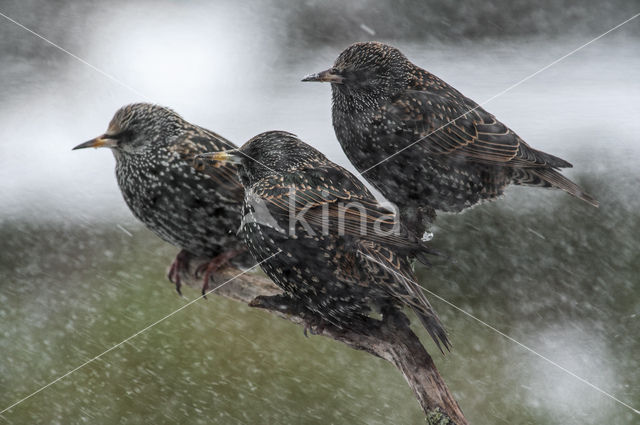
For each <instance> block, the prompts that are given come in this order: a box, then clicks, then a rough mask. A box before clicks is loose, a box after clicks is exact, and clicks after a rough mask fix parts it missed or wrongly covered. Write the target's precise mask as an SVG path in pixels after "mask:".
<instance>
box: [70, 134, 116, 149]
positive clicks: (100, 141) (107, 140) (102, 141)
mask: <svg viewBox="0 0 640 425" xmlns="http://www.w3.org/2000/svg"><path fill="white" fill-rule="evenodd" d="M117 144H118V140H116V139H114V138H113V137H111V136H109V135H108V134H103V135H102V136H99V137H96V138H95V139H91V140H89V141H88V142H84V143H80V144H79V145H78V146H76V147H75V148H73V149H72V150H74V151H75V150H76V149H85V148H113V147H116V146H117Z"/></svg>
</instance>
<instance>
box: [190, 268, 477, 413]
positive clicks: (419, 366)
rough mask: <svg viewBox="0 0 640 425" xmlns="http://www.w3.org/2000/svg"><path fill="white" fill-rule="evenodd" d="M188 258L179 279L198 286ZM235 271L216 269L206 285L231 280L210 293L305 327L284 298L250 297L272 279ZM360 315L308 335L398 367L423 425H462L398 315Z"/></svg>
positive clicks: (272, 291)
mask: <svg viewBox="0 0 640 425" xmlns="http://www.w3.org/2000/svg"><path fill="white" fill-rule="evenodd" d="M191 263H192V264H191V270H190V271H189V272H188V273H184V274H183V275H182V281H183V282H184V283H186V284H187V285H189V286H193V287H196V288H201V286H202V281H201V280H200V279H197V278H195V276H194V275H193V273H192V272H193V270H195V269H196V268H197V266H198V265H199V264H198V262H197V261H192V262H191ZM200 264H202V262H200ZM239 273H240V271H239V270H238V269H235V268H233V267H227V268H225V269H222V270H220V271H219V272H218V273H216V283H215V284H214V285H211V286H210V288H211V289H213V288H215V287H216V286H217V285H221V284H222V283H224V282H226V281H228V280H230V279H233V280H231V281H229V282H228V283H226V284H224V285H222V286H220V288H218V289H216V290H215V291H214V292H213V294H217V295H219V296H223V297H226V298H230V299H232V300H236V301H239V302H243V303H247V304H249V305H250V306H252V307H259V308H262V309H265V310H267V311H269V312H270V313H272V314H275V315H277V316H279V317H281V318H284V319H287V320H289V321H291V322H293V323H296V324H298V325H301V326H304V327H305V330H306V329H307V327H308V323H307V321H306V320H305V318H304V315H303V314H301V313H299V312H298V311H296V309H295V307H294V306H292V305H286V304H285V303H278V304H277V305H276V304H273V303H265V302H261V298H258V299H256V297H260V296H273V295H278V294H281V293H282V291H281V290H280V289H279V288H278V287H277V286H275V284H273V282H271V281H270V280H269V279H268V278H266V277H264V276H261V275H258V274H252V273H245V274H243V275H241V276H238V274H239ZM236 276H238V277H236ZM364 320H365V322H364V323H363V326H362V327H358V329H357V330H344V329H340V328H338V327H335V326H333V325H330V324H326V325H323V326H321V327H317V328H315V331H316V332H314V334H316V335H322V336H325V337H328V338H332V339H334V340H336V341H340V342H342V343H344V344H346V345H348V346H349V347H351V348H354V349H356V350H362V351H366V352H367V353H370V354H372V355H374V356H376V357H380V358H382V359H385V360H387V361H389V362H390V363H392V364H393V365H394V366H395V367H396V368H398V369H399V370H400V372H402V375H403V376H404V378H405V380H406V381H407V383H408V384H409V387H411V389H412V390H413V392H414V394H415V396H416V398H417V399H418V402H419V403H420V406H421V407H422V410H423V411H424V413H425V415H426V417H427V423H428V424H433V425H436V424H437V425H468V422H467V420H466V419H465V417H464V414H463V413H462V410H461V409H460V406H459V405H458V403H457V402H456V400H455V399H454V397H453V395H452V394H451V392H450V391H449V389H448V388H447V385H446V384H445V382H444V380H443V379H442V376H441V375H440V373H439V372H438V370H437V369H436V366H435V364H434V363H433V359H432V358H431V356H430V355H429V353H427V351H426V350H425V348H424V347H423V345H422V344H421V343H420V340H419V338H418V337H417V336H416V334H415V333H414V332H413V331H412V330H411V329H410V328H409V326H408V325H406V324H405V322H403V321H401V320H382V321H381V320H376V319H372V318H365V319H364Z"/></svg>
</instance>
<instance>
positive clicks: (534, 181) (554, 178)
mask: <svg viewBox="0 0 640 425" xmlns="http://www.w3.org/2000/svg"><path fill="white" fill-rule="evenodd" d="M517 173H518V174H517V175H516V176H514V179H513V182H514V183H515V184H520V185H525V186H541V187H555V188H558V189H562V190H564V191H565V192H567V193H568V194H569V195H572V196H575V197H576V198H579V199H582V200H583V201H585V202H587V203H589V204H591V205H593V206H594V207H596V208H597V207H598V206H599V205H600V204H599V203H598V201H597V200H596V199H595V198H594V197H593V196H591V195H589V194H588V193H586V192H584V191H583V190H582V188H581V187H580V186H578V185H577V184H575V183H574V182H572V181H571V180H569V179H568V178H566V177H565V176H563V175H562V174H561V173H560V172H558V171H556V170H554V169H553V168H520V169H518V170H517Z"/></svg>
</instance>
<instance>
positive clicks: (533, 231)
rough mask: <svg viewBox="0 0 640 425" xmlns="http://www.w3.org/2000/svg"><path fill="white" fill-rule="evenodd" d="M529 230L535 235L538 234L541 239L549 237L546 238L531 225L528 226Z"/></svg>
mask: <svg viewBox="0 0 640 425" xmlns="http://www.w3.org/2000/svg"><path fill="white" fill-rule="evenodd" d="M527 230H528V231H530V232H531V233H533V234H534V235H536V236H537V237H539V238H540V239H543V240H547V238H545V237H544V236H543V235H542V234H540V233H538V232H536V231H535V230H533V229H532V228H531V227H527Z"/></svg>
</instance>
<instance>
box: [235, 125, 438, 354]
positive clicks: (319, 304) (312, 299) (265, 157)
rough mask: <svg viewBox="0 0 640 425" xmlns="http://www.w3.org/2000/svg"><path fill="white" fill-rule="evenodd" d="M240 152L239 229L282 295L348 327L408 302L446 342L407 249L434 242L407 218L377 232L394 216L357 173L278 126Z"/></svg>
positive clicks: (419, 250) (418, 250)
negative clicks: (422, 237)
mask: <svg viewBox="0 0 640 425" xmlns="http://www.w3.org/2000/svg"><path fill="white" fill-rule="evenodd" d="M236 157H237V158H239V159H240V160H241V164H240V166H239V169H238V171H239V175H240V179H241V181H242V183H243V185H244V186H245V201H244V204H243V209H244V211H243V220H242V227H241V233H242V235H243V237H244V239H245V241H246V244H247V246H248V248H249V251H250V252H251V253H252V254H253V256H254V258H255V259H256V260H257V261H258V262H262V261H264V262H263V263H261V266H262V269H263V270H264V271H265V273H266V274H267V275H268V276H269V277H270V278H271V279H272V280H273V281H274V282H275V283H276V284H277V285H278V286H279V287H280V288H282V289H283V290H284V291H285V294H287V295H288V296H290V297H292V298H293V299H294V300H295V301H297V302H298V303H299V304H300V305H301V306H302V307H303V308H304V309H305V310H306V311H307V312H311V313H312V314H314V315H315V316H318V317H320V318H321V319H322V320H324V321H328V322H330V323H332V324H334V325H337V326H341V327H349V326H351V325H353V323H355V322H356V321H357V318H358V317H359V316H360V315H363V314H367V313H368V312H369V310H370V307H373V308H374V309H377V310H381V311H383V312H384V311H385V309H388V308H391V309H392V310H393V309H395V308H396V307H399V306H403V305H407V306H409V307H411V308H412V309H413V310H414V311H415V312H416V313H417V315H418V316H419V318H420V320H421V321H422V323H423V324H424V326H425V327H426V329H427V330H428V331H429V333H430V334H431V336H432V337H433V339H434V340H435V341H436V343H438V346H440V344H443V345H444V346H445V347H447V348H448V346H449V342H448V339H447V336H446V333H445V331H444V328H443V327H442V325H441V323H440V321H439V319H438V318H437V316H436V314H435V312H434V311H433V309H432V308H431V306H430V305H429V302H428V301H427V299H426V298H425V296H424V294H423V293H422V291H421V289H420V288H419V287H418V285H417V284H416V283H415V276H414V274H413V272H412V269H411V266H410V264H409V256H418V257H419V256H420V255H421V254H424V253H425V252H428V249H427V248H426V246H425V245H424V244H423V243H422V242H420V241H418V240H416V239H415V238H413V237H411V235H409V234H408V233H407V231H406V230H405V229H404V228H403V227H401V226H398V227H397V228H396V230H395V231H394V232H387V233H383V232H381V231H379V230H378V231H376V228H375V223H376V222H378V223H380V225H381V229H382V230H385V229H386V230H389V229H391V228H393V226H394V225H397V223H396V222H395V220H394V216H393V214H392V213H391V212H390V211H389V210H386V209H384V208H383V207H381V206H380V205H379V204H378V202H377V201H376V199H375V198H374V196H373V195H372V194H371V193H370V192H369V191H368V190H367V189H366V187H365V186H364V185H363V184H362V183H361V182H360V181H359V180H358V179H357V178H356V177H355V176H353V175H352V174H351V173H349V172H348V171H347V170H345V169H343V168H342V167H339V166H338V165H336V164H334V163H333V162H331V161H329V160H328V159H327V158H326V157H325V156H324V155H323V154H321V153H320V152H318V151H317V150H315V149H314V148H312V147H311V146H309V145H307V144H305V143H304V142H302V141H300V140H299V139H298V138H296V137H295V136H294V135H292V134H289V133H286V132H281V131H272V132H267V133H262V134H260V135H258V136H256V137H254V138H253V139H251V140H250V141H248V142H247V143H246V144H245V145H243V146H242V147H241V148H240V151H239V152H238V154H237V155H236ZM349 202H356V203H357V204H358V205H360V206H361V207H362V209H358V208H357V207H350V206H349V205H348V203H349ZM300 214H302V216H303V217H304V218H305V220H306V223H307V224H308V227H305V224H302V223H300V222H299V221H294V224H295V233H292V232H291V231H290V225H291V219H292V217H294V216H298V215H300ZM341 216H342V217H343V220H342V223H343V224H342V231H341V230H340V222H341V221H340V217H341ZM361 223H364V224H362V225H364V229H365V230H364V231H363V228H362V227H360V226H361ZM291 227H293V226H291ZM280 251H281V252H280Z"/></svg>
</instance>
